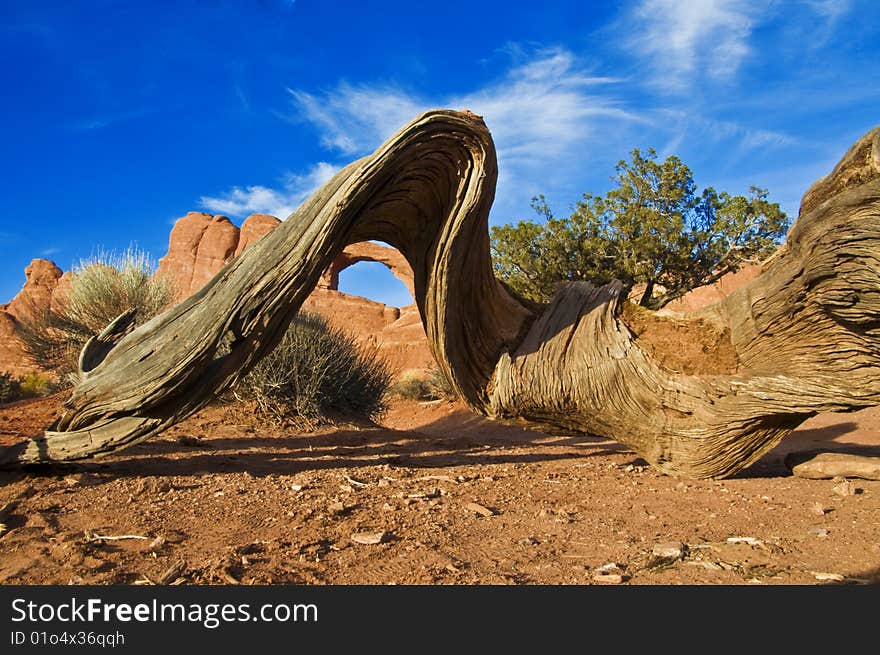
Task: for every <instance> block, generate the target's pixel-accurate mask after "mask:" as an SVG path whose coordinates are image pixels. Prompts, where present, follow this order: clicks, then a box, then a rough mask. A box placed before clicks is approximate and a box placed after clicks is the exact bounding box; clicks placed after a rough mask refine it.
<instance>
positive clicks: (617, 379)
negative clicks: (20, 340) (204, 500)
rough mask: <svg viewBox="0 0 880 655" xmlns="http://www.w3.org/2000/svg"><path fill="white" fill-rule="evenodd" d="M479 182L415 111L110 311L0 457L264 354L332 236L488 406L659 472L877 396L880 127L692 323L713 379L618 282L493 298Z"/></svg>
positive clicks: (463, 388)
mask: <svg viewBox="0 0 880 655" xmlns="http://www.w3.org/2000/svg"><path fill="white" fill-rule="evenodd" d="M496 177H497V168H496V158H495V150H494V146H493V143H492V139H491V136H490V134H489V132H488V130H487V129H486V126H485V125H484V123H483V121H482V119H481V118H480V117H478V116H475V115H473V114H471V113H469V112H453V111H430V112H426V113H425V114H422V115H421V116H419V117H417V118H416V119H415V120H413V121H412V122H411V123H410V124H408V125H406V126H405V127H404V128H403V129H402V130H400V131H399V132H398V133H397V134H395V135H394V136H392V137H391V138H390V139H389V140H388V141H387V142H386V143H385V144H383V145H382V146H381V147H380V148H379V149H378V150H377V151H376V152H375V153H373V154H372V155H370V156H368V157H365V158H363V159H360V160H358V161H356V162H354V163H352V164H350V165H349V166H347V167H346V168H344V169H343V170H342V171H340V172H339V173H338V174H337V175H336V176H335V177H334V178H333V179H332V180H331V181H330V182H328V183H327V184H326V185H324V186H323V187H322V188H321V189H320V190H318V191H317V192H316V193H315V194H314V195H313V196H312V197H311V198H309V199H308V200H307V201H306V202H305V203H303V205H302V206H301V207H299V208H298V209H297V210H296V211H295V212H294V213H293V214H292V215H291V216H290V218H288V220H287V221H285V222H284V223H283V224H282V225H280V226H279V227H278V228H276V229H275V230H274V231H273V232H271V233H270V234H269V235H267V236H266V237H264V238H263V239H261V240H260V241H258V242H257V243H256V244H255V245H254V246H252V247H251V248H249V249H248V250H246V251H245V252H244V253H243V254H242V255H241V256H240V257H238V258H236V259H235V260H233V261H232V262H231V263H230V264H229V265H227V266H226V267H225V268H224V269H223V270H221V271H220V272H219V273H218V274H217V275H216V276H215V277H214V278H213V279H212V280H211V281H210V282H209V283H208V284H207V285H206V286H205V287H204V288H203V289H202V290H201V291H199V292H198V293H196V294H195V295H193V296H192V297H190V298H189V299H187V300H186V301H184V302H183V303H181V304H180V305H178V306H176V307H174V308H173V309H171V310H169V311H168V312H166V313H164V314H162V315H160V316H157V317H156V318H154V319H153V320H151V321H150V322H149V323H146V324H145V325H142V326H140V327H139V328H137V329H136V330H134V331H132V332H127V330H128V325H127V323H126V320H125V319H122V320H120V321H119V322H118V323H117V324H116V325H114V326H111V327H110V328H108V329H107V330H105V332H104V333H102V335H100V336H99V337H97V338H96V339H95V341H94V342H93V343H92V344H91V345H90V346H88V347H87V352H84V354H83V357H82V358H81V362H82V368H83V372H82V380H81V382H80V383H79V384H78V385H77V386H76V388H75V389H74V391H73V395H72V396H71V398H70V399H69V400H68V401H67V403H65V408H66V411H65V413H64V415H63V416H62V417H61V419H59V421H58V422H57V423H56V424H55V425H53V426H51V429H50V430H47V431H46V433H45V434H44V435H43V436H42V437H40V438H39V439H35V440H33V441H32V442H30V443H29V444H26V445H24V446H22V447H19V448H16V449H10V450H8V451H6V452H5V453H2V455H0V457H2V461H5V462H7V463H14V464H20V463H27V462H40V461H57V460H75V459H81V458H84V457H92V456H97V455H101V454H106V453H110V452H116V451H118V450H120V449H122V448H124V447H127V446H129V445H131V444H133V443H136V442H138V441H141V440H143V439H146V438H148V437H150V436H152V435H154V434H157V433H158V432H161V431H162V430H164V429H165V428H167V427H168V426H170V425H172V424H174V423H176V422H178V421H180V420H181V419H183V418H185V417H186V416H189V415H190V414H192V413H193V412H195V411H196V410H198V409H199V408H201V407H203V406H204V405H205V404H206V403H207V402H209V401H210V400H211V398H213V397H214V396H215V395H216V394H217V393H219V392H221V391H223V390H225V389H228V388H229V387H230V386H231V385H233V384H234V383H235V382H236V381H237V380H238V379H239V378H240V377H242V376H243V375H244V374H245V373H246V372H247V371H248V370H249V369H250V368H251V367H252V366H253V365H254V364H255V363H256V362H257V361H258V360H259V359H260V358H261V357H262V356H263V355H265V354H267V353H268V352H270V351H271V349H272V348H273V347H274V346H275V345H276V344H277V342H278V341H279V339H280V338H281V336H282V334H283V332H284V330H285V329H286V327H287V325H288V324H289V322H290V320H291V319H292V318H293V316H294V315H295V314H296V312H297V311H298V310H299V308H300V306H301V305H302V303H303V301H304V300H305V299H306V297H307V296H308V294H309V293H310V292H311V291H312V289H313V288H314V287H315V285H316V284H317V282H318V280H319V277H320V275H321V273H322V272H323V271H324V270H325V269H326V268H327V267H328V265H329V264H330V263H331V261H332V260H333V258H334V257H336V256H337V255H338V254H339V253H340V252H341V251H342V249H343V248H344V247H345V246H346V245H348V244H350V243H356V242H360V241H366V240H372V239H375V240H381V241H385V242H387V243H389V244H391V245H392V246H394V247H396V248H398V249H399V250H400V251H401V252H402V253H403V255H404V257H406V259H407V260H408V262H409V263H410V265H411V266H412V269H413V272H414V276H415V277H414V287H415V299H416V302H417V304H418V308H419V312H420V313H421V316H422V320H423V321H424V324H425V329H426V333H427V336H428V341H429V344H430V347H431V350H432V353H433V354H434V357H435V358H436V360H437V363H438V365H439V367H440V369H441V370H442V371H443V372H444V373H445V374H446V376H447V377H448V378H449V380H450V382H451V383H452V386H453V387H454V389H455V391H456V393H457V394H458V395H459V397H460V398H462V399H463V400H464V401H465V402H466V403H467V404H468V405H469V406H470V407H471V408H472V409H473V410H474V411H476V412H478V413H481V414H484V415H486V416H489V417H491V418H496V419H500V420H515V421H520V422H525V423H527V424H529V423H530V424H533V425H535V426H539V427H545V428H548V429H561V430H566V431H574V432H577V433H585V434H594V435H600V436H604V437H608V438H613V439H616V440H618V441H620V442H622V443H624V444H627V445H628V446H630V447H631V448H633V449H634V450H635V451H636V452H638V453H639V454H640V455H641V456H643V457H644V458H645V459H646V460H647V461H649V462H650V463H651V464H652V465H654V466H656V467H657V468H659V469H660V470H662V471H664V472H667V473H670V474H676V475H685V476H696V477H723V476H728V475H731V474H733V473H736V472H737V471H739V470H741V469H742V468H743V467H745V466H747V465H748V464H750V463H751V462H753V461H755V460H756V459H757V458H758V457H760V456H761V455H762V454H763V453H764V452H766V451H767V450H768V449H769V448H771V447H772V446H773V445H775V444H776V443H777V442H778V441H779V440H780V439H781V438H783V437H784V436H785V435H786V434H788V433H789V432H790V431H791V430H792V429H793V428H795V427H796V426H797V425H799V424H800V423H801V422H802V421H804V420H805V419H807V418H809V417H810V416H813V415H814V414H816V413H818V412H823V411H845V410H856V409H859V408H862V407H867V406H870V405H876V404H878V403H880V375H878V365H880V339H878V337H880V248H878V245H880V129H875V130H873V131H871V132H869V133H868V134H867V135H865V136H864V137H863V138H862V139H860V140H859V141H858V142H857V143H856V144H855V145H854V146H853V147H852V148H851V149H850V150H849V151H848V152H847V153H846V155H845V156H844V158H843V159H842V160H841V162H840V164H838V166H837V167H836V168H835V169H834V171H832V172H831V173H830V174H829V175H828V176H826V177H825V178H823V179H822V180H820V181H819V182H817V183H816V184H814V185H813V186H812V187H811V188H810V189H809V190H808V192H807V193H806V195H805V196H804V201H803V203H802V210H801V213H800V216H799V218H798V220H797V221H796V223H795V225H794V226H793V227H792V229H791V231H790V233H789V236H788V240H787V245H786V249H785V251H784V252H783V253H782V254H780V255H779V256H778V257H776V258H775V260H774V261H773V263H772V265H771V266H770V267H769V268H768V269H767V271H766V272H765V273H764V274H763V275H761V276H760V277H759V278H758V279H756V280H755V281H754V282H752V283H751V284H750V285H748V286H747V287H744V288H742V289H740V290H739V291H737V292H735V293H734V294H732V295H731V296H729V297H728V298H726V299H725V300H723V301H721V302H720V303H718V304H716V305H714V306H713V307H710V308H708V309H705V310H702V311H700V312H698V313H696V314H695V315H694V316H693V317H692V318H693V319H694V320H695V322H700V323H706V322H709V323H711V324H712V325H715V326H717V327H718V328H719V330H721V331H722V332H723V333H724V334H729V335H730V336H729V339H730V345H731V346H732V349H733V353H734V354H735V361H736V362H738V367H737V368H736V370H735V371H733V372H730V373H726V372H725V373H724V374H708V373H703V374H693V375H688V374H683V373H680V372H677V371H673V370H670V369H668V368H666V367H664V366H663V365H662V364H660V363H659V361H658V359H655V358H654V357H653V356H652V355H651V354H649V353H648V352H647V351H646V350H645V349H643V348H642V347H640V345H639V342H638V339H637V338H636V336H635V334H634V333H633V332H632V331H631V330H630V329H629V328H628V327H627V326H626V324H625V322H624V321H623V320H622V319H621V316H620V311H619V304H620V301H621V300H620V292H621V285H620V284H619V283H616V282H613V283H611V284H608V285H605V286H602V287H594V286H593V285H591V284H589V283H585V282H579V283H573V284H570V285H567V286H566V287H563V288H562V289H561V290H560V291H559V292H558V293H557V295H556V297H555V298H554V299H553V300H552V302H550V303H549V304H548V305H547V306H539V305H536V304H534V303H531V302H528V301H525V300H523V299H520V298H518V297H517V296H516V295H515V294H514V293H512V292H511V291H510V290H508V289H507V288H506V286H505V285H504V284H502V283H501V282H499V281H498V280H497V279H496V278H495V276H494V274H493V269H492V262H491V258H490V255H489V237H488V229H487V220H488V214H489V208H490V206H491V204H492V200H493V197H494V191H495V181H496ZM687 318H688V317H684V320H687ZM725 345H726V344H725ZM696 370H711V369H702V368H699V367H698V368H697V369H696Z"/></svg>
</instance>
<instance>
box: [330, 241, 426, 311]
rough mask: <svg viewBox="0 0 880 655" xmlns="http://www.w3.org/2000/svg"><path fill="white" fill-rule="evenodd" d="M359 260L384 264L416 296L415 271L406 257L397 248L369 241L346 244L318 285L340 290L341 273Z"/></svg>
mask: <svg viewBox="0 0 880 655" xmlns="http://www.w3.org/2000/svg"><path fill="white" fill-rule="evenodd" d="M358 262H378V263H379V264H383V265H384V266H386V267H387V268H388V270H390V271H391V272H392V273H393V274H394V277H396V278H397V279H398V280H400V281H401V282H403V284H404V286H406V288H407V291H409V294H410V295H411V296H412V297H413V298H415V295H416V289H415V283H414V280H413V272H412V268H411V267H410V265H409V263H408V262H407V261H406V258H405V257H404V256H403V255H402V254H400V251H399V250H397V249H395V248H390V247H388V246H383V245H380V244H378V243H371V242H369V241H366V242H363V243H354V244H352V245H350V246H346V247H345V249H344V250H343V251H342V252H341V253H339V255H337V256H336V257H335V258H334V259H333V261H332V262H331V263H330V266H328V267H327V270H326V271H324V273H323V274H322V275H321V279H320V281H319V282H318V286H320V287H324V288H326V289H330V290H332V291H339V274H340V273H341V272H342V271H344V270H345V269H346V268H348V267H350V266H354V265H355V264H357V263H358Z"/></svg>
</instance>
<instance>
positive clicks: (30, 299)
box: [0, 259, 63, 375]
mask: <svg viewBox="0 0 880 655" xmlns="http://www.w3.org/2000/svg"><path fill="white" fill-rule="evenodd" d="M24 274H25V283H24V286H23V287H22V288H21V291H19V292H18V294H16V296H15V298H13V299H12V301H11V302H9V303H8V304H6V305H0V372H2V371H5V372H8V373H12V374H13V375H25V374H27V373H32V372H34V371H35V370H37V367H36V366H35V365H34V364H33V363H32V362H31V361H30V359H29V358H28V356H27V353H26V351H25V349H24V344H22V342H21V340H20V339H19V338H18V336H17V333H16V325H17V324H18V321H21V320H23V319H27V318H29V317H31V316H33V315H34V313H38V312H41V311H43V310H45V309H47V308H49V307H50V306H51V305H52V298H53V294H54V293H55V291H56V289H57V288H58V282H59V280H60V279H62V277H63V276H62V274H61V269H60V268H58V267H57V266H56V265H55V263H54V262H50V261H48V260H46V259H34V260H33V261H31V263H30V265H29V266H28V267H27V268H25V269H24Z"/></svg>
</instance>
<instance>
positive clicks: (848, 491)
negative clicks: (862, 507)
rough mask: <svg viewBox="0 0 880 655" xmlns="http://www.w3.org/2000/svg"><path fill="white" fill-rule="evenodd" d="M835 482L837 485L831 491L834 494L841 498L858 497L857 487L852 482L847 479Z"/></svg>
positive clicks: (837, 479) (836, 479) (839, 479)
mask: <svg viewBox="0 0 880 655" xmlns="http://www.w3.org/2000/svg"><path fill="white" fill-rule="evenodd" d="M834 480H835V481H836V482H837V484H836V485H834V486H833V487H831V491H832V492H833V493H835V494H837V495H838V496H840V497H841V498H846V497H847V496H855V495H856V487H855V485H854V484H853V483H852V482H850V481H849V480H847V479H846V478H834Z"/></svg>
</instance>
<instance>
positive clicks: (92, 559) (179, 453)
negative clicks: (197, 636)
mask: <svg viewBox="0 0 880 655" xmlns="http://www.w3.org/2000/svg"><path fill="white" fill-rule="evenodd" d="M61 400H62V399H61V398H60V397H58V396H55V397H49V398H46V399H40V400H34V401H21V402H18V403H14V404H10V405H5V406H0V443H7V444H8V443H11V442H14V441H17V440H20V439H21V438H22V437H26V436H29V435H32V434H34V433H38V432H39V431H40V430H41V429H42V428H43V427H45V426H46V425H48V423H49V422H50V421H51V419H52V417H53V415H54V412H55V411H56V409H57V408H58V406H59V402H60V401H61ZM380 423H381V425H354V424H351V425H348V424H346V425H336V426H334V427H332V428H325V429H321V430H318V431H315V432H305V433H303V432H296V431H294V430H291V429H284V428H276V427H272V426H270V425H266V424H265V423H262V422H260V421H259V420H257V419H255V418H254V416H253V413H252V412H249V411H247V410H246V409H243V408H242V407H241V406H236V405H229V404H223V403H219V402H218V403H216V404H215V405H213V406H210V407H208V408H206V409H205V410H203V411H201V412H199V413H198V414H196V415H195V416H193V417H191V418H190V419H188V420H187V421H185V422H183V423H181V424H180V425H178V426H175V427H174V428H172V429H171V430H168V431H167V432H166V433H164V434H163V435H161V436H160V437H158V438H155V439H153V440H151V441H148V442H145V443H143V444H140V445H138V446H136V447H133V448H131V449H129V450H127V451H124V452H123V453H121V454H119V455H116V456H113V457H107V458H105V459H100V460H94V461H87V462H83V463H81V464H76V465H65V466H52V467H44V468H35V469H32V470H28V471H24V472H22V471H2V472H0V508H3V507H4V505H6V504H7V503H10V502H12V503H13V504H12V505H9V506H8V508H9V507H11V508H12V509H11V511H7V512H5V513H6V514H7V516H6V518H3V519H2V520H3V521H4V523H5V527H6V531H5V532H4V533H3V534H2V536H0V583H4V584H69V583H70V584H151V583H157V582H160V583H161V582H164V583H172V584H237V583H242V584H272V583H297V584H341V583H346V584H389V583H396V584H648V585H656V584H698V585H719V584H723V585H732V584H775V585H779V584H810V585H815V584H858V583H864V582H878V581H880V522H878V520H877V519H878V517H880V482H877V481H868V480H856V479H853V480H850V481H848V483H843V484H842V483H841V481H839V480H837V481H834V480H806V479H801V478H798V477H793V476H792V475H791V474H790V473H789V472H788V470H787V469H786V468H785V466H784V464H783V456H784V455H785V454H786V453H787V452H791V451H799V450H810V449H822V450H829V449H836V450H848V451H851V452H858V453H861V454H868V455H880V409H876V408H875V409H871V410H863V411H861V412H858V413H854V414H847V415H824V416H819V417H816V418H814V419H811V420H810V421H809V422H807V423H806V424H804V425H803V426H802V427H801V428H800V429H799V430H798V431H796V432H795V433H794V434H793V435H791V436H790V437H788V438H787V439H786V440H785V441H784V442H783V443H782V444H781V445H780V446H779V447H778V448H776V449H775V450H774V451H773V452H771V453H769V454H768V455H767V456H765V457H764V458H763V459H762V460H761V461H760V462H758V463H757V464H756V465H754V466H752V467H750V468H749V469H748V470H746V471H744V472H743V473H741V474H739V475H737V476H736V477H734V478H732V479H726V480H717V481H713V480H683V479H676V478H673V477H668V476H664V475H662V474H660V473H658V472H656V471H654V470H653V469H651V468H649V467H647V466H646V465H645V462H644V461H642V460H641V459H640V458H639V457H638V456H636V455H635V454H633V453H632V452H631V451H629V450H627V449H626V448H625V447H623V446H621V445H620V444H618V443H615V442H611V441H605V440H594V439H588V438H572V437H568V436H553V435H548V434H543V433H538V432H532V431H528V430H523V429H519V428H516V427H508V426H503V425H498V424H494V423H491V422H488V421H486V420H483V419H481V418H478V417H475V416H473V415H472V414H470V413H469V412H468V411H467V410H466V409H465V408H463V406H461V405H459V404H456V403H447V402H440V403H429V404H424V403H419V402H415V401H402V400H401V401H395V402H394V404H393V405H392V407H391V408H390V410H389V411H388V413H387V414H386V415H385V416H383V417H382V419H381V421H380ZM0 512H3V510H2V509H0ZM114 537H116V538H114ZM119 537H139V538H119ZM362 542H363V543H362ZM666 544H668V546H664V545H666ZM655 547H660V548H659V549H658V552H660V551H668V552H666V556H665V557H664V556H658V555H655V554H654V550H655Z"/></svg>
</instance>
